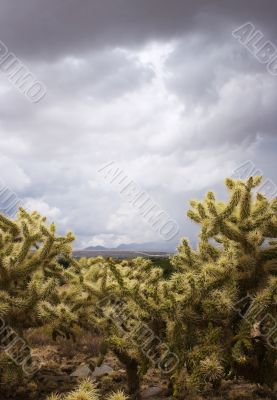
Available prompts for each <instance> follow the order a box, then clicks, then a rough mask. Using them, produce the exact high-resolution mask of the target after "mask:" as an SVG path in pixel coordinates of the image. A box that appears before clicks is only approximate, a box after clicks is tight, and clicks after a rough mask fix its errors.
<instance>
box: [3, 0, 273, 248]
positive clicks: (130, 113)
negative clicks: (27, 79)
mask: <svg viewBox="0 0 277 400" xmlns="http://www.w3.org/2000/svg"><path fill="white" fill-rule="evenodd" d="M276 17H277V2H276V0H259V1H258V0H244V1H243V0H234V1H228V0H225V1H223V0H221V1H220V0H218V1H216V0H213V1H208V0H190V1H188V0H170V1H168V0H78V1H77V0H47V1H45V0H0V40H1V41H2V42H3V43H5V45H6V46H7V47H8V50H9V51H10V52H11V53H14V54H15V55H16V56H17V57H18V58H20V59H21V60H23V61H24V63H26V65H27V66H28V67H29V69H30V71H31V72H32V73H34V74H35V76H36V77H37V79H39V80H40V81H42V82H43V83H44V84H45V86H46V88H47V95H46V96H45V98H43V99H42V100H41V101H40V102H38V103H37V104H34V103H31V102H29V101H28V100H27V99H26V97H25V96H23V95H22V94H21V93H20V92H19V91H18V90H17V88H15V87H14V86H13V85H12V84H11V83H10V82H9V80H8V79H7V76H6V75H5V74H3V73H1V72H0V102H1V103H0V104H1V105H0V144H1V146H0V168H1V178H2V179H3V180H4V181H5V182H6V184H7V185H8V186H9V187H10V188H11V189H12V190H14V191H15V192H16V193H17V194H18V196H19V197H20V198H22V199H24V200H25V202H27V204H28V207H30V208H33V209H38V210H39V211H41V212H42V213H43V214H45V215H47V216H48V217H49V220H50V221H52V220H54V221H56V222H57V225H58V227H59V230H60V232H64V231H66V230H68V229H72V230H73V231H74V232H75V234H76V236H77V241H76V245H75V247H79V248H82V247H85V246H88V245H98V244H100V245H106V246H115V245H117V244H120V243H129V242H149V241H156V242H161V247H162V246H163V243H162V239H161V238H160V236H159V235H158V234H157V232H155V230H153V229H152V228H151V226H150V225H149V224H147V223H146V222H145V221H144V219H143V218H142V217H141V216H140V215H139V214H138V213H137V211H136V209H134V208H133V207H132V206H131V205H130V204H129V203H128V202H127V201H126V200H124V199H123V198H122V197H121V196H120V194H119V193H118V191H116V190H115V189H114V187H112V186H111V185H110V184H109V183H108V182H107V181H105V180H103V177H102V176H101V174H99V172H98V170H99V168H101V166H103V165H104V164H107V163H109V162H111V161H115V162H116V163H117V164H118V165H120V167H121V168H122V169H123V170H124V171H125V173H126V175H128V176H129V177H130V178H131V179H133V180H134V182H136V183H137V184H138V185H139V186H140V187H141V188H142V189H143V190H144V191H145V192H147V193H149V196H151V198H153V199H154V200H155V202H156V203H157V204H159V205H160V207H161V208H162V209H163V210H165V211H166V212H167V213H168V215H169V216H170V217H171V218H173V219H176V220H177V221H178V223H179V225H180V233H179V234H178V235H177V237H175V238H174V239H173V241H172V245H174V244H175V243H176V242H178V241H179V237H180V236H184V235H186V236H191V237H194V236H195V233H196V228H195V227H194V226H193V225H192V224H191V223H189V222H188V220H187V218H186V216H185V213H186V210H187V208H188V200H189V199H190V198H195V197H196V198H201V197H202V196H203V195H204V194H205V193H206V192H207V190H208V189H210V188H214V189H215V190H217V192H218V193H219V194H220V195H223V193H224V192H223V189H222V188H223V185H222V182H223V179H224V177H225V176H227V175H230V174H231V173H232V171H233V170H234V169H235V168H236V167H238V166H239V165H240V164H241V163H243V162H244V161H246V160H252V161H253V163H254V164H255V165H256V166H257V169H260V170H261V171H263V174H264V176H265V177H266V178H270V179H272V180H273V181H276V182H277V173H276V162H275V160H276V148H277V145H276V144H277V135H276V126H277V125H276V119H277V112H276V105H277V76H273V75H271V74H270V73H269V72H268V68H267V64H266V63H264V64H262V63H260V62H259V61H258V60H257V58H256V57H255V56H254V55H253V54H251V52H250V51H249V50H247V49H246V48H245V47H244V46H243V45H242V44H241V43H240V42H239V41H238V40H236V39H235V38H234V37H233V36H232V32H233V31H234V30H235V29H236V28H239V27H240V26H241V25H243V24H244V23H246V22H251V23H252V24H253V25H254V26H255V28H256V29H257V30H259V31H260V32H261V33H262V35H263V40H264V41H267V40H268V41H270V42H272V44H274V45H275V46H277V24H276ZM276 55H277V54H276ZM164 245H165V246H167V244H165V243H164Z"/></svg>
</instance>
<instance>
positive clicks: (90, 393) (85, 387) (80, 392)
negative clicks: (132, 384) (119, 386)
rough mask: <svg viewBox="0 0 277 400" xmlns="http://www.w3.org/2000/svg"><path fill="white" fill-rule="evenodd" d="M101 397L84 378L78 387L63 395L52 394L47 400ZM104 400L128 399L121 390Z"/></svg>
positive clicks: (83, 399)
mask: <svg viewBox="0 0 277 400" xmlns="http://www.w3.org/2000/svg"><path fill="white" fill-rule="evenodd" d="M100 399H103V397H102V396H100V395H99V392H98V390H97V389H96V388H95V386H94V384H93V383H92V382H91V381H90V380H84V381H83V382H82V383H80V385H79V386H78V388H77V389H76V390H75V391H73V392H71V393H69V394H67V395H64V396H61V395H57V394H52V395H51V396H49V397H48V399H47V400H100ZM105 399H106V400H128V397H127V396H125V394H124V393H123V392H121V391H119V392H117V393H113V394H110V395H109V396H108V397H106V398H105Z"/></svg>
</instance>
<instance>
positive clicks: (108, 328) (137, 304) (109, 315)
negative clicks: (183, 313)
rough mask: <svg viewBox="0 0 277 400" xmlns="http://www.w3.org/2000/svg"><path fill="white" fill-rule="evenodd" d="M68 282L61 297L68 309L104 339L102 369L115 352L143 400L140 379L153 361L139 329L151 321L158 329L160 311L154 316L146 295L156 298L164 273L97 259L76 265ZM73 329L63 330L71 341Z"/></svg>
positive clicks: (141, 264) (143, 264)
mask: <svg viewBox="0 0 277 400" xmlns="http://www.w3.org/2000/svg"><path fill="white" fill-rule="evenodd" d="M65 276H66V277H67V278H68V282H69V285H67V286H66V287H65V289H64V290H62V291H61V292H60V296H61V299H62V301H63V303H65V304H67V306H68V307H69V308H70V309H71V310H72V312H73V313H74V314H76V315H77V317H78V322H77V323H78V325H79V326H80V327H81V328H83V329H85V330H89V331H90V332H91V331H95V332H97V333H98V334H99V335H100V336H101V337H103V346H102V357H101V359H100V360H99V363H100V362H101V361H102V360H103V358H104V356H105V353H106V352H107V351H108V350H112V351H113V352H114V354H115V355H116V356H117V358H118V359H119V360H120V362H121V363H122V364H123V365H124V367H125V368H126V372H127V378H128V386H129V392H130V394H132V396H133V398H136V399H139V398H140V394H139V392H140V376H141V375H143V374H144V373H145V372H146V371H147V368H148V366H149V364H150V361H149V359H148V358H147V357H146V356H145V352H144V351H143V345H144V343H141V340H138V337H137V336H138V329H139V328H140V326H139V324H143V323H145V322H147V323H148V322H150V321H152V320H153V329H154V325H155V324H154V321H157V317H156V316H155V315H158V312H159V305H158V304H157V305H156V314H155V312H154V309H153V306H152V304H151V299H150V298H149V299H147V296H146V295H145V293H146V292H147V293H151V292H153V294H152V295H153V296H155V290H154V289H155V287H156V283H157V282H158V281H159V280H160V279H161V277H162V270H161V269H159V268H153V266H152V263H151V261H149V260H144V259H142V258H138V259H136V260H129V261H123V262H118V263H116V262H114V261H113V260H112V259H109V260H104V259H103V258H102V257H97V258H96V259H85V258H83V259H80V260H79V261H78V262H77V261H75V260H71V267H70V268H69V269H67V270H66V271H65ZM148 302H149V304H148ZM153 305H154V302H153ZM134 327H136V328H137V329H134ZM70 329H71V328H70V327H69V326H68V325H66V326H63V327H62V328H60V330H61V331H65V332H66V333H67V335H70V333H71V331H70ZM156 329H158V326H156ZM145 340H146V338H145Z"/></svg>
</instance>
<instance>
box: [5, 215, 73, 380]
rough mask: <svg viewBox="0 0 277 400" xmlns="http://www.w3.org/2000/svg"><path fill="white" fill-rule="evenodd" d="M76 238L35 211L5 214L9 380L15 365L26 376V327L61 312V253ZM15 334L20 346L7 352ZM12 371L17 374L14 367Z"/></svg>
mask: <svg viewBox="0 0 277 400" xmlns="http://www.w3.org/2000/svg"><path fill="white" fill-rule="evenodd" d="M73 239H74V238H73V235H72V234H71V233H69V234H68V235H67V236H66V237H59V236H56V234H55V225H54V224H52V225H50V226H48V225H47V224H46V222H45V218H43V217H41V216H40V215H39V214H38V213H36V212H33V213H28V212H26V211H25V210H23V209H20V210H19V212H18V215H17V218H16V219H15V220H12V219H9V218H7V217H6V216H4V215H2V214H0V317H1V324H0V328H1V335H0V336H1V349H2V352H1V354H0V359H1V363H0V364H1V365H0V366H1V371H2V372H1V371H0V375H1V376H2V377H3V379H4V380H7V376H8V375H9V372H8V371H9V370H10V369H11V368H12V369H16V370H18V374H19V375H18V378H19V376H21V375H22V371H21V368H17V367H18V364H22V360H23V358H24V353H26V352H28V351H29V348H28V346H26V340H25V338H24V334H25V331H26V330H27V329H29V328H36V327H39V326H43V325H44V324H45V323H50V324H51V323H52V322H53V321H54V319H55V316H56V315H57V314H59V313H61V309H62V306H61V305H60V304H59V303H60V301H59V296H58V286H59V284H61V283H62V280H63V278H62V273H63V269H62V267H61V266H60V265H59V263H58V262H57V257H58V256H59V255H60V254H65V255H66V254H67V255H69V254H70V253H71V242H72V240H73ZM11 332H12V334H11ZM16 335H18V338H17V345H16V346H15V345H14V346H13V348H12V350H11V349H10V348H9V354H7V353H8V351H7V350H6V351H4V350H5V348H8V347H9V345H10V343H9V340H10V342H12V341H14V340H15V336H16ZM11 355H12V357H11ZM25 355H26V354H25ZM19 359H20V362H17V361H18V360H19ZM5 360H6V361H5ZM13 361H14V362H13ZM3 363H4V364H5V365H3ZM10 375H12V376H13V377H15V372H14V371H13V373H12V374H10Z"/></svg>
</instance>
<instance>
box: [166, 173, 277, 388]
mask: <svg viewBox="0 0 277 400" xmlns="http://www.w3.org/2000/svg"><path fill="white" fill-rule="evenodd" d="M260 182H261V178H260V177H253V178H250V179H248V180H247V181H240V180H239V181H235V180H231V179H228V180H226V185H227V187H228V189H229V192H230V198H229V201H227V202H220V201H217V200H216V198H215V195H214V194H213V193H212V192H209V193H208V195H207V196H206V198H205V199H204V201H202V202H198V201H192V202H191V206H192V209H191V210H190V211H189V212H188V216H189V217H190V218H191V219H192V220H193V221H195V222H196V223H198V224H200V225H201V233H200V241H199V245H198V248H197V250H194V249H192V248H191V247H190V246H189V244H188V241H187V240H183V242H182V244H181V245H180V247H179V252H178V254H177V255H175V256H174V257H173V258H172V265H173V266H174V268H175V269H176V270H177V272H176V273H174V274H173V275H172V277H171V278H170V281H169V287H168V291H169V292H170V293H171V294H172V303H171V309H170V315H168V323H167V328H168V329H167V335H168V340H169V342H170V344H171V348H172V349H173V351H175V352H176V353H177V354H178V356H179V358H180V360H181V364H180V365H184V364H185V370H186V385H187V386H190V387H191V388H194V389H199V388H200V389H201V388H202V389H203V388H208V387H209V386H211V387H216V386H217V385H218V384H219V383H220V380H221V379H222V378H223V377H224V376H225V377H226V376H227V375H230V376H232V375H235V376H245V377H246V378H248V379H250V380H251V381H253V382H257V383H267V384H268V385H271V386H273V384H274V382H275V381H276V378H277V375H276V373H277V371H276V363H275V361H276V355H277V352H276V350H277V343H276V336H277V324H276V321H277V318H276V317H277V307H276V302H277V277H276V274H277V241H276V240H274V239H276V237H277V217H276V211H277V201H276V199H275V200H273V201H269V200H267V199H266V198H265V197H264V196H263V195H261V194H259V193H258V194H254V193H253V190H254V188H255V187H256V186H258V185H259V183H260ZM270 324H271V325H270ZM270 332H271V333H270ZM270 334H272V335H273V336H270ZM274 338H275V344H274V343H273V340H274ZM183 371H184V368H180V369H179V371H176V372H175V375H174V376H173V380H174V381H175V383H176V382H178V385H179V381H180V380H179V379H178V376H179V375H180V374H182V373H183ZM178 385H175V393H178V391H179V392H180V391H181V390H180V386H179V387H177V386H178Z"/></svg>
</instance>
